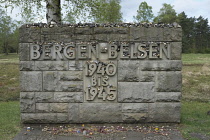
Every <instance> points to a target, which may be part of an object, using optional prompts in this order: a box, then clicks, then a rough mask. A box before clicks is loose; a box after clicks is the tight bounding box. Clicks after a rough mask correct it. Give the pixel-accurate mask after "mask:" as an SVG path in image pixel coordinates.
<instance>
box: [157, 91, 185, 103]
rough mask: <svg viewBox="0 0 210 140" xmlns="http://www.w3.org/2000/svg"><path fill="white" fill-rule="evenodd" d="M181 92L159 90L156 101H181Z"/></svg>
mask: <svg viewBox="0 0 210 140" xmlns="http://www.w3.org/2000/svg"><path fill="white" fill-rule="evenodd" d="M180 101H181V92H157V93H156V102H180Z"/></svg>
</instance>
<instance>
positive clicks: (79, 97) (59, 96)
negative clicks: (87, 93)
mask: <svg viewBox="0 0 210 140" xmlns="http://www.w3.org/2000/svg"><path fill="white" fill-rule="evenodd" d="M83 96H84V95H83V92H55V93H54V101H55V102H62V103H64V102H66V103H82V102H83Z"/></svg>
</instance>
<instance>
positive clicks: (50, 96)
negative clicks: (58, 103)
mask: <svg viewBox="0 0 210 140" xmlns="http://www.w3.org/2000/svg"><path fill="white" fill-rule="evenodd" d="M35 101H36V102H37V103H50V102H54V92H35Z"/></svg>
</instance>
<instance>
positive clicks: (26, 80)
mask: <svg viewBox="0 0 210 140" xmlns="http://www.w3.org/2000/svg"><path fill="white" fill-rule="evenodd" d="M20 82H21V83H20V85H21V91H42V72H35V71H33V72H32V71H31V72H28V71H27V72H26V71H21V72H20Z"/></svg>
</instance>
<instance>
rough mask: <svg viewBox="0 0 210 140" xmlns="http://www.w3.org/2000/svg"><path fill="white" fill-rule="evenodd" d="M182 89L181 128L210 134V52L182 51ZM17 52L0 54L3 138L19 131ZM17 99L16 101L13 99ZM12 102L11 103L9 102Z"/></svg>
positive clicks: (0, 133) (186, 134)
mask: <svg viewBox="0 0 210 140" xmlns="http://www.w3.org/2000/svg"><path fill="white" fill-rule="evenodd" d="M182 61H183V70H182V75H183V88H182V110H181V124H180V130H181V132H182V134H183V136H184V137H185V138H187V139H189V140H196V138H194V137H193V136H191V134H192V133H199V134H202V135H208V136H210V115H207V112H208V111H210V54H183V55H182ZM18 63H19V62H18V55H17V54H9V55H8V56H6V55H2V54H0V110H1V113H0V139H2V140H7V139H8V140H9V139H11V138H12V137H13V136H14V135H15V134H16V133H17V132H18V131H19V130H20V119H19V116H20V111H19V102H18V99H19V66H18ZM11 100H17V101H11ZM7 101H9V102H7Z"/></svg>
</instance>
